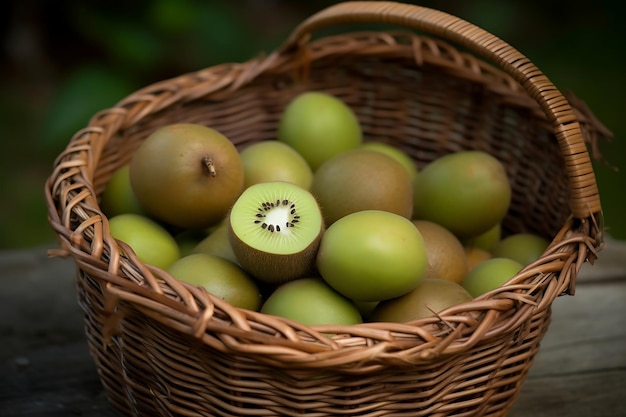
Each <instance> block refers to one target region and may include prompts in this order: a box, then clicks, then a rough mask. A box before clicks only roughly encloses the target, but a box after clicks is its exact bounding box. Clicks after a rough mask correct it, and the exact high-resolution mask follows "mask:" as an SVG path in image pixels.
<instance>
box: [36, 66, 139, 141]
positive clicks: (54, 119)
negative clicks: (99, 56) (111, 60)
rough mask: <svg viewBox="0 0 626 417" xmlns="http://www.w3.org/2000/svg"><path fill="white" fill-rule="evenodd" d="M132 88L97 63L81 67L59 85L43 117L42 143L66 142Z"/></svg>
mask: <svg viewBox="0 0 626 417" xmlns="http://www.w3.org/2000/svg"><path fill="white" fill-rule="evenodd" d="M131 91H132V87H131V83H130V82H129V81H128V80H126V79H123V78H121V77H118V76H116V75H114V74H112V73H111V72H109V71H107V69H106V68H104V67H100V66H83V67H80V68H79V69H78V70H76V71H75V72H74V73H71V74H70V75H69V76H68V77H67V78H66V80H65V83H64V84H63V85H61V87H60V89H59V91H58V94H57V95H56V97H55V98H54V100H53V102H52V103H51V105H50V108H49V111H48V114H47V115H46V117H45V120H44V124H43V127H42V128H43V132H42V145H43V146H44V147H46V148H51V147H58V146H59V145H60V144H64V143H67V142H68V141H69V139H70V138H71V136H72V135H73V134H74V133H76V131H78V130H80V129H81V128H83V127H85V126H86V125H87V123H88V122H89V119H90V118H91V117H92V116H93V115H94V114H95V113H96V112H98V111H100V110H103V109H105V108H107V107H111V106H113V105H114V104H115V103H116V102H117V101H119V100H120V99H122V98H123V97H124V96H126V95H127V94H129V93H130V92H131Z"/></svg>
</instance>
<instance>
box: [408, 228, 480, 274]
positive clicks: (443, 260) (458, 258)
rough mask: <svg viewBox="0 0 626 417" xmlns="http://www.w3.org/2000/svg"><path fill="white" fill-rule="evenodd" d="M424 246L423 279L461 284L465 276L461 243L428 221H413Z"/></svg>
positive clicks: (465, 260) (465, 261)
mask: <svg viewBox="0 0 626 417" xmlns="http://www.w3.org/2000/svg"><path fill="white" fill-rule="evenodd" d="M413 224H414V225H415V227H417V230H419V232H420V234H421V235H422V238H423V239H424V245H425V246H426V257H427V258H428V266H427V267H426V272H425V273H424V277H425V278H441V279H446V280H449V281H454V282H456V283H461V282H462V281H463V278H465V275H466V274H467V270H468V268H469V267H468V265H467V256H466V255H465V249H464V247H463V245H462V244H461V241H460V240H459V239H458V238H457V237H456V236H455V235H454V233H452V232H451V231H449V230H448V229H446V228H445V227H443V226H441V225H439V224H437V223H433V222H431V221H428V220H413Z"/></svg>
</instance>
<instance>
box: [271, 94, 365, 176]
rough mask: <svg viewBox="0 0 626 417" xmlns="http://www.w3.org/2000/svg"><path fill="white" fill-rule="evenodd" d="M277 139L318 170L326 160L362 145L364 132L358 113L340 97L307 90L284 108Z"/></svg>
mask: <svg viewBox="0 0 626 417" xmlns="http://www.w3.org/2000/svg"><path fill="white" fill-rule="evenodd" d="M276 137H277V139H278V140H280V141H281V142H284V143H287V144H289V145H290V146H291V147H293V148H294V149H295V150H296V151H297V152H298V153H299V154H300V155H302V157H303V158H304V159H305V160H306V161H307V163H308V164H309V166H310V167H311V169H313V171H315V170H316V169H317V168H318V167H319V166H320V165H321V164H322V163H323V162H324V161H326V160H328V159H330V158H332V157H333V156H335V155H337V154H339V153H341V152H344V151H346V150H349V149H354V148H356V147H358V146H359V145H361V143H362V141H363V132H362V130H361V125H360V122H359V119H358V117H357V115H356V113H355V112H354V111H353V110H352V108H350V107H349V106H348V105H347V104H346V103H345V102H344V101H343V100H341V99H340V98H339V97H336V96H334V95H332V94H329V93H326V92H322V91H305V92H303V93H300V94H299V95H297V96H296V97H294V98H293V99H292V100H291V101H290V102H289V103H288V104H287V106H286V107H285V109H284V111H283V114H282V115H281V118H280V120H279V123H278V128H277V131H276Z"/></svg>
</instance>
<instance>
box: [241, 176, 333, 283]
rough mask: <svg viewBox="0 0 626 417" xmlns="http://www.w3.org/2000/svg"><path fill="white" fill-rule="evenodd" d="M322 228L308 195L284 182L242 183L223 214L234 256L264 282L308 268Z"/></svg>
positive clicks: (302, 272) (289, 277) (293, 275)
mask: <svg viewBox="0 0 626 417" xmlns="http://www.w3.org/2000/svg"><path fill="white" fill-rule="evenodd" d="M323 231H324V221H323V218H322V213H321V211H320V208H319V206H318V204H317V201H316V200H315V198H314V197H313V195H312V194H311V193H310V192H309V191H307V190H305V189H303V188H301V187H299V186H297V185H294V184H291V183H288V182H279V181H274V182H265V183H259V184H254V185H252V186H250V187H248V188H247V189H246V190H245V191H244V192H243V193H242V194H241V195H240V196H239V198H238V199H237V201H236V202H235V204H234V205H233V207H232V209H231V212H230V216H229V239H230V242H231V246H232V249H233V252H234V254H235V257H236V258H237V261H238V262H239V264H240V265H241V266H242V267H243V268H244V269H246V270H247V271H248V272H249V273H251V274H252V275H254V276H255V277H256V278H257V279H258V280H260V281H263V282H266V283H270V284H278V283H283V282H286V281H290V280H293V279H296V278H299V277H302V276H304V275H305V274H307V273H309V272H311V270H312V269H313V266H314V263H315V257H316V253H317V248H318V246H319V242H320V238H321V235H322V233H323Z"/></svg>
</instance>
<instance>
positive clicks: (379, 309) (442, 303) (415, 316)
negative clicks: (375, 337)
mask: <svg viewBox="0 0 626 417" xmlns="http://www.w3.org/2000/svg"><path fill="white" fill-rule="evenodd" d="M472 299H473V297H472V296H471V294H470V293H469V292H468V291H467V290H466V289H465V288H463V286H462V285H461V284H459V283H456V282H454V281H448V280H444V279H438V278H424V279H423V280H422V281H421V282H420V284H419V285H418V286H417V287H415V289H414V290H413V291H411V292H409V293H407V294H404V295H402V296H400V297H397V298H392V299H389V300H385V301H381V302H380V303H378V305H377V306H376V307H375V308H374V311H373V312H372V315H371V318H370V320H371V321H383V322H398V323H406V322H411V321H414V320H420V319H423V318H427V317H432V316H434V315H435V314H437V313H439V312H441V311H443V310H445V309H446V308H448V307H451V306H454V305H457V304H461V303H465V302H469V301H471V300H472Z"/></svg>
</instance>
